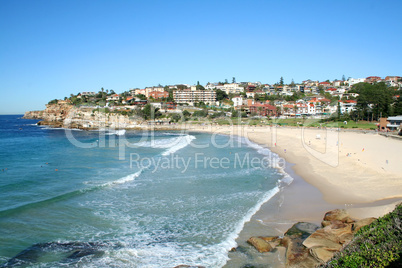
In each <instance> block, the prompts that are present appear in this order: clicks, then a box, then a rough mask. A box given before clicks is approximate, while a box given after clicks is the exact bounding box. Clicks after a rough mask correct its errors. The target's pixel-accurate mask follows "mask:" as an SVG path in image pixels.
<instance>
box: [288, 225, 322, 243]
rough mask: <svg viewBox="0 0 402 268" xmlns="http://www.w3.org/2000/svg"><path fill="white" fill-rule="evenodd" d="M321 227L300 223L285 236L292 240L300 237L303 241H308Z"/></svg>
mask: <svg viewBox="0 0 402 268" xmlns="http://www.w3.org/2000/svg"><path fill="white" fill-rule="evenodd" d="M317 229H319V227H318V226H317V225H315V224H313V223H309V222H298V223H296V224H294V225H293V226H292V227H291V228H290V229H289V230H287V232H286V233H285V236H289V237H292V238H296V237H300V238H301V239H303V240H304V239H306V238H307V237H309V235H311V234H312V233H314V232H315V231H316V230H317Z"/></svg>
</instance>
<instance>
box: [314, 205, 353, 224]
mask: <svg viewBox="0 0 402 268" xmlns="http://www.w3.org/2000/svg"><path fill="white" fill-rule="evenodd" d="M327 221H329V222H332V221H342V222H345V223H352V222H354V220H353V219H351V218H350V216H349V214H348V213H347V212H346V210H345V209H334V210H331V211H328V212H327V213H325V216H324V219H323V222H322V223H321V225H322V226H324V224H326V225H328V224H327V223H326V222H327Z"/></svg>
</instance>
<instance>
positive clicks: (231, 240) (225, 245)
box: [214, 187, 280, 267]
mask: <svg viewBox="0 0 402 268" xmlns="http://www.w3.org/2000/svg"><path fill="white" fill-rule="evenodd" d="M279 191H280V189H279V187H275V188H273V189H271V190H269V191H268V192H266V193H265V194H264V196H263V197H262V198H260V200H259V201H258V202H257V204H256V205H255V206H254V207H252V208H251V209H250V210H249V211H248V212H247V213H246V215H245V216H244V217H243V219H242V220H241V221H239V222H238V223H237V224H236V226H235V230H234V231H233V232H232V233H231V234H229V236H228V238H227V239H226V240H225V241H223V242H221V243H219V244H218V245H216V246H214V247H216V258H217V264H216V266H219V267H222V266H223V265H225V264H226V262H227V260H228V255H227V253H228V252H229V250H230V249H232V248H234V247H236V246H237V243H236V239H237V237H238V236H239V234H240V232H241V231H242V230H243V227H244V225H245V224H246V223H247V222H249V221H250V220H251V218H252V217H253V215H254V214H255V213H257V211H259V210H260V208H261V206H262V205H263V204H264V203H266V202H268V200H270V199H271V198H272V197H274V196H275V195H276V194H277V193H279Z"/></svg>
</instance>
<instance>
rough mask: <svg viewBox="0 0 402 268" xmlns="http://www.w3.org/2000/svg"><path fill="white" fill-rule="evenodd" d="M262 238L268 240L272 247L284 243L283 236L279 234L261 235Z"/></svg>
mask: <svg viewBox="0 0 402 268" xmlns="http://www.w3.org/2000/svg"><path fill="white" fill-rule="evenodd" d="M260 238H261V239H263V240H264V241H266V242H268V243H269V244H270V245H271V247H272V248H276V247H277V246H279V245H281V244H282V238H279V236H261V237H260Z"/></svg>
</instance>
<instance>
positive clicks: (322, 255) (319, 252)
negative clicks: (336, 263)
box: [310, 247, 335, 262]
mask: <svg viewBox="0 0 402 268" xmlns="http://www.w3.org/2000/svg"><path fill="white" fill-rule="evenodd" d="M310 254H311V255H312V256H313V257H314V258H315V259H316V260H318V261H319V262H327V261H329V260H330V259H331V258H332V257H333V256H334V254H335V251H329V250H326V249H325V248H316V247H315V248H311V249H310Z"/></svg>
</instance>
